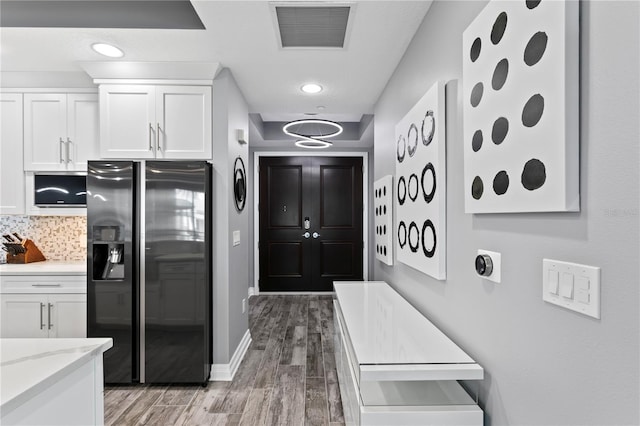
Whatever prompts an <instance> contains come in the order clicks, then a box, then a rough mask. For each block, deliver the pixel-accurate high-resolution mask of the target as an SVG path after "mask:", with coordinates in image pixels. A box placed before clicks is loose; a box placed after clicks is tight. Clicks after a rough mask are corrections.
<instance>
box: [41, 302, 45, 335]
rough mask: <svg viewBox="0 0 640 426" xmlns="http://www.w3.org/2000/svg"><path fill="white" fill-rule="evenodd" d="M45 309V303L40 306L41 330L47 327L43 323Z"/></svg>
mask: <svg viewBox="0 0 640 426" xmlns="http://www.w3.org/2000/svg"><path fill="white" fill-rule="evenodd" d="M43 309H44V303H41V304H40V330H42V329H43V328H44V326H45V323H44V322H43V321H42V320H43V319H44V318H43V317H44V315H43V314H42V310H43Z"/></svg>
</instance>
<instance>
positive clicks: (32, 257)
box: [7, 239, 47, 263]
mask: <svg viewBox="0 0 640 426" xmlns="http://www.w3.org/2000/svg"><path fill="white" fill-rule="evenodd" d="M22 246H23V247H24V248H25V250H26V251H25V252H24V253H19V254H16V255H11V254H8V253H7V263H33V262H42V261H43V260H47V259H46V258H45V257H44V255H43V254H42V252H41V251H40V249H39V248H38V246H36V243H34V242H33V241H31V240H29V239H27V240H25V241H24V243H22Z"/></svg>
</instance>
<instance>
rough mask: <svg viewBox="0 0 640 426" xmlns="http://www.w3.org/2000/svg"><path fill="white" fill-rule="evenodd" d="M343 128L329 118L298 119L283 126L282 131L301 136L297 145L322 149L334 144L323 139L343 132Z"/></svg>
mask: <svg viewBox="0 0 640 426" xmlns="http://www.w3.org/2000/svg"><path fill="white" fill-rule="evenodd" d="M342 130H343V129H342V126H341V125H340V124H338V123H335V122H333V121H328V120H296V121H292V122H290V123H287V124H285V125H284V127H282V131H283V132H284V133H285V134H286V135H289V136H293V137H294V138H299V140H297V141H296V143H295V144H296V146H298V147H300V148H309V149H322V148H328V147H330V146H332V145H333V144H332V143H331V142H329V141H326V140H323V139H326V138H333V137H335V136H338V135H339V134H341V133H342ZM320 138H322V139H320Z"/></svg>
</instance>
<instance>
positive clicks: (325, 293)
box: [260, 291, 336, 296]
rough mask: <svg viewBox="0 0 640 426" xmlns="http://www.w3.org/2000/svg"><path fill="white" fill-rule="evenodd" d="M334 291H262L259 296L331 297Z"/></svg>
mask: <svg viewBox="0 0 640 426" xmlns="http://www.w3.org/2000/svg"><path fill="white" fill-rule="evenodd" d="M334 294H336V292H335V291H263V292H261V293H260V296H309V295H317V296H333V295H334Z"/></svg>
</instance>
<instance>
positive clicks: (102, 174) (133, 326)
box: [87, 161, 140, 383]
mask: <svg viewBox="0 0 640 426" xmlns="http://www.w3.org/2000/svg"><path fill="white" fill-rule="evenodd" d="M137 166H138V164H137V163H134V162H131V161H90V162H89V167H88V173H87V337H111V338H113V347H112V348H111V349H109V350H108V351H107V352H105V354H104V376H105V382H106V383H131V382H136V381H138V380H139V359H140V356H139V337H138V336H139V328H140V325H139V313H138V312H139V310H138V301H139V290H138V279H137V266H136V258H137V239H138V237H137V223H136V222H137V219H136V215H135V211H136V205H135V203H136V188H137Z"/></svg>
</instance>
